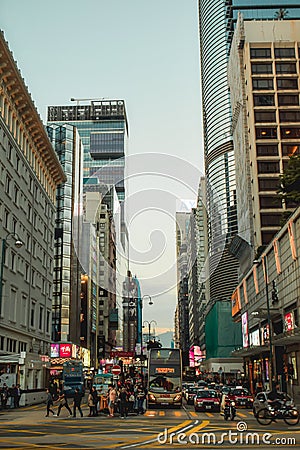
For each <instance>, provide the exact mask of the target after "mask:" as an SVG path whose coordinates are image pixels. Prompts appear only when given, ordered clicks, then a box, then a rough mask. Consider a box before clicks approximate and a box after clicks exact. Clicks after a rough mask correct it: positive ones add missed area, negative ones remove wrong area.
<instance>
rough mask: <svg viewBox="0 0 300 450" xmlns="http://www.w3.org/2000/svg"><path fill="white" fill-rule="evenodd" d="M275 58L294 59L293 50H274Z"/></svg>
mask: <svg viewBox="0 0 300 450" xmlns="http://www.w3.org/2000/svg"><path fill="white" fill-rule="evenodd" d="M274 52H275V58H278V59H279V58H295V49H294V48H280V47H279V48H275V49H274Z"/></svg>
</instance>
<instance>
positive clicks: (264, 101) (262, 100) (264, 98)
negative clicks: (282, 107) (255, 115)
mask: <svg viewBox="0 0 300 450" xmlns="http://www.w3.org/2000/svg"><path fill="white" fill-rule="evenodd" d="M253 102H254V106H274V105H275V99H274V95H262V94H260V95H257V94H256V95H253Z"/></svg>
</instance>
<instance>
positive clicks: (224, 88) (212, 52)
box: [199, 0, 300, 320]
mask: <svg viewBox="0 0 300 450" xmlns="http://www.w3.org/2000/svg"><path fill="white" fill-rule="evenodd" d="M239 10H242V12H243V13H244V15H245V20H265V19H274V20H281V19H284V18H298V17H299V15H300V5H299V1H298V0H293V1H289V2H288V3H287V2H286V1H279V0H275V1H273V0H272V1H260V0H254V1H251V2H249V1H248V0H240V1H239V0H213V1H212V0H199V30H200V53H201V54H200V61H201V81H202V98H203V126H204V153H205V155H204V156H205V174H206V184H207V212H208V247H209V249H208V253H209V254H208V258H209V268H210V276H209V290H210V293H209V298H208V312H209V309H210V308H212V307H213V305H214V304H215V303H216V301H219V300H226V299H228V298H230V297H231V294H232V291H233V289H234V287H235V285H236V284H237V280H238V262H237V260H236V259H235V258H234V257H233V256H232V254H231V252H230V251H229V248H230V244H231V241H232V238H233V237H234V236H236V234H237V232H238V221H237V199H236V179H235V160H234V152H233V141H232V128H231V127H232V124H231V106H230V98H229V93H228V84H227V62H228V55H229V50H230V46H231V41H232V36H233V30H234V28H235V23H236V20H237V16H238V11H239ZM228 320H229V318H228Z"/></svg>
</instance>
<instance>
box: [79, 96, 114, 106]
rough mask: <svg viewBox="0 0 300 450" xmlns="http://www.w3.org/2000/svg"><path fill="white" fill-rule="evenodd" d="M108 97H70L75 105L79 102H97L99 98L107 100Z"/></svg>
mask: <svg viewBox="0 0 300 450" xmlns="http://www.w3.org/2000/svg"><path fill="white" fill-rule="evenodd" d="M107 99H108V97H100V98H73V97H71V98H70V101H71V102H77V106H78V105H79V102H97V101H100V100H107Z"/></svg>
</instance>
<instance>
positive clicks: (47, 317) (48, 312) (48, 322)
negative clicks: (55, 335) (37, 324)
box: [46, 311, 51, 333]
mask: <svg viewBox="0 0 300 450" xmlns="http://www.w3.org/2000/svg"><path fill="white" fill-rule="evenodd" d="M50 317H51V313H50V311H47V315H46V333H49V332H50Z"/></svg>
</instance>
